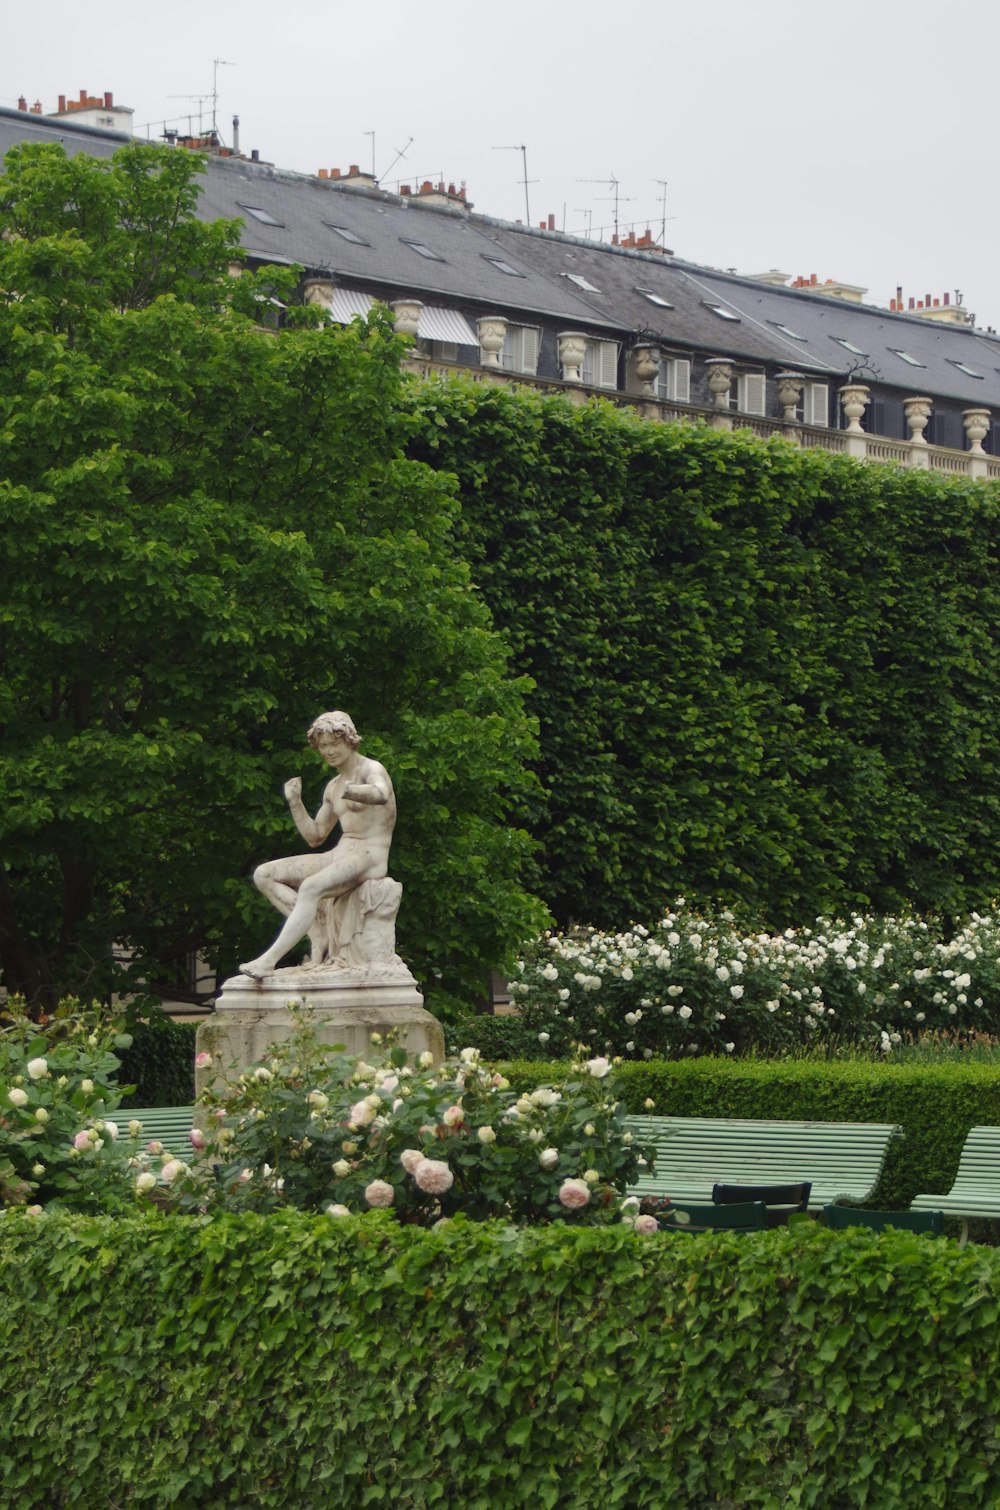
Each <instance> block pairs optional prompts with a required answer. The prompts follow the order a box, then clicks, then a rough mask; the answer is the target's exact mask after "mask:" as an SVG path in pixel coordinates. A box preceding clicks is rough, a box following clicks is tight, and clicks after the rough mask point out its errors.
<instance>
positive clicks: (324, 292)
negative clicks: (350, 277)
mask: <svg viewBox="0 0 1000 1510" xmlns="http://www.w3.org/2000/svg"><path fill="white" fill-rule="evenodd" d="M302 302H303V303H304V304H319V305H320V306H321V307H322V308H323V309H329V308H330V305H331V304H332V303H333V279H332V278H307V279H306V281H305V283H303V285H302Z"/></svg>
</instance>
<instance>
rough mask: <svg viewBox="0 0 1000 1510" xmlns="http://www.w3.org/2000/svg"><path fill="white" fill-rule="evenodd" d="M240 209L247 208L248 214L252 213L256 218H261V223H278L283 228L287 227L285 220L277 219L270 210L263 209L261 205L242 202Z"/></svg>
mask: <svg viewBox="0 0 1000 1510" xmlns="http://www.w3.org/2000/svg"><path fill="white" fill-rule="evenodd" d="M240 209H241V210H246V212H247V214H248V215H252V216H253V218H254V220H259V221H260V223H261V225H277V226H280V227H281V229H282V230H285V229H286V226H285V222H284V221H283V220H275V218H274V216H273V215H272V214H271V213H270V212H269V211H268V210H262V209H261V207H260V205H256V204H241V205H240Z"/></svg>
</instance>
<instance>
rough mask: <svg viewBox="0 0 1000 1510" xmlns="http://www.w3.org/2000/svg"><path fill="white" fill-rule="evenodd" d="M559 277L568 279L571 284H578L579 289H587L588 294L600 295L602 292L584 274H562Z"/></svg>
mask: <svg viewBox="0 0 1000 1510" xmlns="http://www.w3.org/2000/svg"><path fill="white" fill-rule="evenodd" d="M559 276H560V278H568V279H569V281H570V282H571V283H575V284H576V286H577V288H582V289H585V290H586V292H587V293H588V294H599V293H600V292H601V290H600V289H599V288H595V287H594V285H593V283H591V282H589V281H588V279H586V278H585V277H584V276H583V274H582V273H560V274H559Z"/></svg>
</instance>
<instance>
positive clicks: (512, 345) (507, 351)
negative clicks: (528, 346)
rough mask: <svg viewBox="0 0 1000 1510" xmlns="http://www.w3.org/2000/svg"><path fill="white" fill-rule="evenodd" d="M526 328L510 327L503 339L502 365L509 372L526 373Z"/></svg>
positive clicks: (520, 326)
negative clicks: (524, 364)
mask: <svg viewBox="0 0 1000 1510" xmlns="http://www.w3.org/2000/svg"><path fill="white" fill-rule="evenodd" d="M523 362H524V326H523V325H508V326H507V329H506V331H505V333H504V338H503V353H502V355H501V357H500V364H501V366H503V367H506V368H507V370H508V371H509V372H523V371H524V366H523Z"/></svg>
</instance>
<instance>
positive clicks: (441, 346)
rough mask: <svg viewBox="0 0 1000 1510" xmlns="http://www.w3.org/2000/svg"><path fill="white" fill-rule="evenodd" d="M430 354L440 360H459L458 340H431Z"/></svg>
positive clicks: (429, 343)
mask: <svg viewBox="0 0 1000 1510" xmlns="http://www.w3.org/2000/svg"><path fill="white" fill-rule="evenodd" d="M428 345H429V346H430V348H431V350H430V354H431V356H432V357H434V358H435V359H436V360H437V361H439V362H457V361H458V342H457V341H429V342H428Z"/></svg>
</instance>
